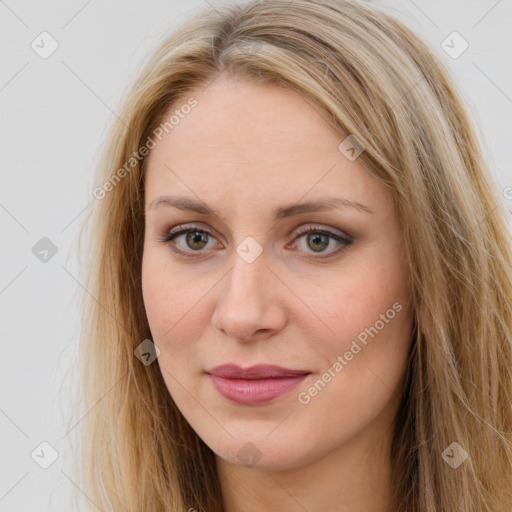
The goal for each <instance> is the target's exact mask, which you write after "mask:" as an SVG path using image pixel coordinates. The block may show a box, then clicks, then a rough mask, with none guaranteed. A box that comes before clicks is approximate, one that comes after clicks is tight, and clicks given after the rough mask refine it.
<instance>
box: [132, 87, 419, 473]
mask: <svg viewBox="0 0 512 512" xmlns="http://www.w3.org/2000/svg"><path fill="white" fill-rule="evenodd" d="M190 98H194V99H195V100H196V101H197V104H195V103H194V105H195V106H194V107H193V108H183V109H182V108H181V107H182V105H185V104H186V103H187V100H188V99H190ZM190 104H192V102H191V103H190ZM176 109H177V110H178V111H179V112H178V113H175V115H176V116H177V117H176V119H175V120H174V122H173V125H172V129H169V126H170V125H168V126H167V131H168V133H165V130H164V132H163V133H164V135H163V137H162V139H161V141H158V140H157V139H155V142H156V143H157V145H156V147H154V148H153V149H152V150H151V152H150V155H149V160H148V168H147V175H146V189H145V194H146V197H145V205H146V206H145V207H146V229H145V239H144V256H143V264H142V285H143V298H144V303H145V308H146V313H147V316H148V320H149V325H150V328H151V334H152V336H153V341H154V343H155V345H156V346H157V347H158V349H159V350H160V355H159V357H158V359H157V360H156V361H157V362H155V363H154V364H159V365H160V368H161V371H162V374H163V377H164V379H165V383H166V385H167V388H168V390H169V393H170V394H171V396H172V398H173V400H174V401H175V403H176V404H177V406H178V408H179V409H180V410H181V412H182V414H183V416H184V417H185V418H186V419H187V421H188V422H189V423H190V425H191V426H192V428H193V429H194V430H195V431H196V432H197V434H198V435H199V436H200V437H201V438H202V439H203V440H204V442H205V443H206V444H207V445H208V446H209V447H210V448H211V449H212V450H213V451H214V452H215V453H216V454H217V455H218V456H219V457H221V458H222V459H224V460H226V461H228V462H231V463H235V464H242V465H246V466H251V467H252V466H254V467H259V468H264V469H271V468H273V469H279V468H281V469H285V468H293V467H298V466H300V465H303V464H307V463H310V462H312V461H314V460H315V459H318V458H320V457H322V456H324V455H326V454H328V453H331V452H333V451H334V450H337V449H342V448H343V447H348V446H350V445H351V444H353V443H355V442H356V440H357V441H358V442H359V441H361V440H366V441H369V442H375V443H377V439H379V436H380V435H382V432H384V431H386V432H389V430H386V429H388V427H389V426H390V424H391V422H392V419H393V415H394V413H395V412H396V407H397V399H398V398H399V396H400V378H401V376H402V373H403V371H404V368H405V364H406V358H407V354H408V350H409V341H410V337H411V321H412V316H411V308H410V305H409V288H408V269H407V266H406V264H405V254H404V248H403V245H402V243H401V234H400V229H399V225H398V222H397V218H396V216H395V213H394V209H393V205H392V200H391V196H390V195H389V192H388V191H387V190H386V189H385V187H384V186H383V185H382V184H380V183H379V182H377V181H376V180H375V179H374V178H372V177H371V176H370V175H369V174H368V173H367V172H366V171H365V170H364V169H363V167H362V166H361V164H360V163H359V161H358V159H357V158H355V159H354V157H355V156H356V155H357V153H354V152H351V151H350V149H347V144H348V142H345V146H343V145H342V149H340V148H339V146H340V143H342V142H343V141H344V139H345V137H340V135H339V134H338V133H336V131H334V129H333V128H331V126H330V125H329V124H328V122H327V121H326V117H325V115H323V114H322V113H321V111H320V110H319V109H317V108H316V107H313V106H312V104H311V103H310V102H308V101H306V100H305V99H303V98H302V97H301V96H300V95H297V94H295V93H293V92H290V91H286V90H282V89H280V88H276V87H274V86H269V85H259V84H247V83H243V82H237V81H234V80H233V79H232V78H226V77H221V78H219V79H217V80H216V81H215V82H213V83H212V84H211V85H209V86H208V87H207V88H206V89H204V90H202V89H201V88H200V89H197V90H195V91H191V93H190V95H189V96H187V97H186V98H185V99H184V100H183V101H182V102H180V104H176V105H175V106H174V107H173V112H174V111H175V110H176ZM185 112H186V113H185ZM171 114H172V112H171V113H169V115H171ZM166 120H167V119H166ZM176 120H178V121H176ZM343 148H345V149H343ZM356 149H357V146H356ZM212 212H215V213H212ZM187 230H188V231H187ZM169 232H171V235H169ZM168 235H169V236H172V239H170V240H169V239H168V238H167V239H166V237H168ZM228 364H229V365H236V366H238V367H239V369H238V373H237V372H236V371H235V372H233V371H232V369H231V370H230V368H227V370H225V371H224V372H222V369H219V370H218V371H217V370H216V367H219V366H220V365H228ZM255 365H278V366H279V367H282V369H284V370H282V371H281V372H277V373H276V372H274V371H273V370H272V368H270V369H269V368H267V369H265V368H259V369H258V368H256V369H255V371H254V372H248V373H245V374H244V372H243V370H244V369H247V368H248V367H252V366H255ZM235 370H236V369H235ZM292 370H293V371H292ZM215 374H216V375H215ZM372 440H373V441H372Z"/></svg>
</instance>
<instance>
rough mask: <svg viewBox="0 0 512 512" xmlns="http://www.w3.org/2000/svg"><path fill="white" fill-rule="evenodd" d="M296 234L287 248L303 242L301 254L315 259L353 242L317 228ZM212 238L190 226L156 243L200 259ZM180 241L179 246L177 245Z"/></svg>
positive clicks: (332, 232) (330, 255) (182, 226)
mask: <svg viewBox="0 0 512 512" xmlns="http://www.w3.org/2000/svg"><path fill="white" fill-rule="evenodd" d="M296 234H297V236H296V238H295V239H294V241H293V242H292V244H289V245H288V246H287V248H289V247H290V245H291V246H293V245H295V243H296V241H297V240H299V241H301V242H303V244H302V245H303V247H305V249H304V248H303V249H301V251H302V252H306V253H309V254H310V255H313V256H314V255H315V254H321V255H320V256H314V257H315V258H316V259H325V258H330V257H332V256H333V255H335V254H338V253H340V252H341V251H343V250H344V249H345V248H346V247H348V246H349V245H350V244H352V242H353V239H352V238H351V237H350V236H349V235H341V234H339V233H335V232H334V231H330V230H328V229H325V228H322V227H318V226H305V227H303V228H300V229H299V230H298V232H297V233H296ZM212 238H213V235H212V234H211V233H210V232H209V231H206V230H204V229H200V228H199V227H198V226H195V225H193V224H192V225H180V226H176V227H175V228H173V229H172V230H170V231H168V232H166V233H165V234H164V235H163V236H162V237H160V238H158V241H159V242H162V243H165V244H168V245H169V246H170V248H171V250H172V251H174V252H175V253H177V254H179V255H181V256H184V257H186V258H196V257H200V256H201V253H202V252H205V251H203V249H211V248H212V247H209V246H208V244H209V242H210V241H211V239H212ZM180 240H181V245H180V244H179V243H178V241H180ZM331 246H337V248H335V249H331V250H330V251H326V249H328V248H329V247H331ZM221 247H222V246H221ZM308 249H310V250H308Z"/></svg>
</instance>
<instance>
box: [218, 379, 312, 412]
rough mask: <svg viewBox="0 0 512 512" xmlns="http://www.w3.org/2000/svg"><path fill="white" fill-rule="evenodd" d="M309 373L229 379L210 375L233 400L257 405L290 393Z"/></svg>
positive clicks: (222, 393) (227, 396) (219, 387)
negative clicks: (292, 375) (265, 377)
mask: <svg viewBox="0 0 512 512" xmlns="http://www.w3.org/2000/svg"><path fill="white" fill-rule="evenodd" d="M308 375H309V374H305V375H297V376H295V377H280V378H271V379H254V380H253V379H228V378H225V377H219V376H217V375H209V377H210V379H211V380H212V382H213V385H214V386H215V388H216V389H217V391H218V392H219V393H220V394H221V395H222V396H224V397H225V398H227V399H228V400H231V401H233V402H236V403H237V404H244V405H257V404H263V403H266V402H270V401H271V400H273V399H275V398H277V397H279V396H281V395H284V394H285V393H288V392H289V391H291V390H292V389H293V388H295V387H297V386H298V385H299V384H300V383H301V382H302V381H303V380H304V379H305V378H306V377H307V376H308Z"/></svg>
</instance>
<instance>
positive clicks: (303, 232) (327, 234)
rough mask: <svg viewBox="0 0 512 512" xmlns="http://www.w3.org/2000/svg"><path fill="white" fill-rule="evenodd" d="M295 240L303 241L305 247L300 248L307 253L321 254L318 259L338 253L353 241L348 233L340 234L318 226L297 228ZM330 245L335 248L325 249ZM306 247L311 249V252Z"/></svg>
mask: <svg viewBox="0 0 512 512" xmlns="http://www.w3.org/2000/svg"><path fill="white" fill-rule="evenodd" d="M295 240H300V241H301V242H303V243H302V246H303V247H305V249H302V250H303V251H304V252H309V254H322V256H320V257H319V259H322V258H329V257H331V256H333V255H335V254H338V253H339V252H341V251H343V250H344V249H345V248H347V247H348V246H349V245H350V244H352V242H353V240H352V239H351V238H350V237H349V236H348V235H346V236H342V235H341V234H338V233H335V232H333V231H330V230H328V229H325V228H321V227H318V226H305V227H304V228H301V229H299V231H298V236H297V237H296V239H295ZM294 243H295V241H294ZM332 246H337V248H336V249H333V250H330V251H326V249H328V248H329V247H332ZM308 249H309V250H311V252H310V251H309V250H308Z"/></svg>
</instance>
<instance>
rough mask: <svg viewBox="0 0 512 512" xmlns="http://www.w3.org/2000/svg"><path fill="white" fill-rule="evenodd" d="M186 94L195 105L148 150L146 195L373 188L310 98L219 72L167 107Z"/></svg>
mask: <svg viewBox="0 0 512 512" xmlns="http://www.w3.org/2000/svg"><path fill="white" fill-rule="evenodd" d="M191 98H193V99H194V100H196V102H197V104H196V106H194V107H193V108H192V109H190V110H189V109H186V111H187V112H188V113H187V114H184V113H181V115H179V122H178V123H177V124H175V125H174V126H173V128H172V129H171V130H169V132H168V133H164V134H163V137H162V140H161V141H160V142H158V143H157V145H156V147H155V148H153V149H152V150H151V152H150V155H149V161H148V166H147V169H148V171H147V172H148V174H147V176H146V181H147V187H146V190H147V191H148V195H149V194H152V195H155V194H156V193H157V192H159V191H160V189H162V188H165V187H167V188H173V189H175V188H179V189H180V191H182V192H189V193H190V192H193V193H196V194H198V195H201V194H205V193H208V195H209V196H212V195H214V196H216V197H217V198H218V199H219V200H224V199H226V200H230V199H231V198H232V196H231V194H232V193H236V194H237V195H238V197H241V196H247V200H249V197H248V196H249V195H250V193H251V192H252V193H253V195H254V194H256V192H258V193H259V195H260V200H261V199H262V198H264V199H265V200H269V198H271V197H274V196H275V199H276V200H278V199H279V198H280V197H281V196H286V197H287V198H288V199H290V200H293V199H295V200H298V199H299V198H300V197H301V196H303V195H304V194H305V193H307V191H311V192H312V193H313V195H314V193H315V192H318V194H321V195H324V194H325V193H326V192H331V193H332V191H333V189H334V191H336V189H338V190H339V191H340V193H344V192H350V193H351V194H352V196H353V199H354V200H356V201H358V200H359V199H361V200H363V198H364V199H365V200H368V194H370V195H374V194H375V193H377V191H376V190H375V187H376V183H374V181H375V180H374V179H373V178H371V177H370V176H369V175H367V173H366V172H365V171H364V169H363V168H362V166H361V165H360V164H359V163H358V162H357V160H356V161H350V160H348V159H347V158H346V157H345V156H344V155H343V154H342V153H341V152H340V151H339V149H338V146H339V144H340V143H341V142H342V141H343V140H344V136H343V135H341V134H340V133H338V132H337V131H336V130H335V129H334V128H333V127H332V126H331V125H330V124H329V121H328V119H329V115H328V114H327V113H326V112H324V111H323V110H322V109H321V108H320V107H318V106H317V105H315V104H314V103H313V102H312V100H310V99H309V98H307V97H305V96H302V95H300V94H298V93H296V92H293V91H290V90H287V89H283V88H280V87H277V86H273V85H268V84H260V83H253V82H247V81H240V80H237V79H233V78H231V77H219V78H218V79H217V80H215V81H214V82H212V83H211V84H210V85H208V86H207V87H206V88H204V86H203V87H199V88H197V89H194V90H191V91H190V92H189V93H188V94H185V95H184V96H183V97H182V98H181V99H180V100H179V101H177V102H176V103H175V104H174V105H173V107H172V108H171V109H170V112H169V114H172V113H173V112H176V111H178V112H176V114H179V113H180V106H182V105H185V104H187V102H188V101H189V100H190V99H191ZM168 117H169V116H167V115H166V118H168ZM176 119H178V118H176ZM331 171H333V172H331ZM181 178H183V179H181ZM187 188H188V189H189V190H187ZM216 192H218V194H216ZM354 196H355V197H354ZM357 196H358V197H357ZM149 199H151V198H148V200H149ZM308 199H314V197H313V196H311V197H308ZM281 202H282V201H281Z"/></svg>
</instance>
